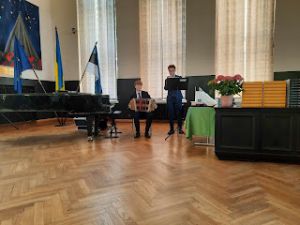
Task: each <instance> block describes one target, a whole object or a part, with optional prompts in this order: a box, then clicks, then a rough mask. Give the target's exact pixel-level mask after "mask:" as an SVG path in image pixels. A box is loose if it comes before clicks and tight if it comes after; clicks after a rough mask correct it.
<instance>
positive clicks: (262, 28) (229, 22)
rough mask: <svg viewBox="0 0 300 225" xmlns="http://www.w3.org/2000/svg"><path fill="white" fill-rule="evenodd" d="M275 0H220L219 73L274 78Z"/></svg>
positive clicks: (217, 61)
mask: <svg viewBox="0 0 300 225" xmlns="http://www.w3.org/2000/svg"><path fill="white" fill-rule="evenodd" d="M275 5H276V0H217V10H216V17H217V20H216V21H217V22H216V74H217V75H218V74H223V75H234V74H241V75H243V76H244V77H245V80H246V81H268V80H273V43H274V42H273V40H274V24H275Z"/></svg>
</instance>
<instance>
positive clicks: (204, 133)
mask: <svg viewBox="0 0 300 225" xmlns="http://www.w3.org/2000/svg"><path fill="white" fill-rule="evenodd" d="M215 114H216V112H215V109H214V108H211V107H190V108H189V110H188V112H187V115H186V120H185V129H186V137H187V138H189V139H191V138H192V137H193V136H199V137H214V136H215Z"/></svg>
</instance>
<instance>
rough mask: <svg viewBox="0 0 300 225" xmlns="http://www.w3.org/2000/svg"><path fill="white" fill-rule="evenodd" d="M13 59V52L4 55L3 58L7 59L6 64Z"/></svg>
mask: <svg viewBox="0 0 300 225" xmlns="http://www.w3.org/2000/svg"><path fill="white" fill-rule="evenodd" d="M13 57H14V53H13V52H9V53H7V54H6V56H5V58H6V59H7V61H8V62H10V61H11V60H12V59H13Z"/></svg>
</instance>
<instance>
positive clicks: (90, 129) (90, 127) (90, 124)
mask: <svg viewBox="0 0 300 225" xmlns="http://www.w3.org/2000/svg"><path fill="white" fill-rule="evenodd" d="M94 121H95V116H93V115H89V116H87V117H86V125H87V132H88V141H93V140H94V135H93V128H94V126H93V124H94Z"/></svg>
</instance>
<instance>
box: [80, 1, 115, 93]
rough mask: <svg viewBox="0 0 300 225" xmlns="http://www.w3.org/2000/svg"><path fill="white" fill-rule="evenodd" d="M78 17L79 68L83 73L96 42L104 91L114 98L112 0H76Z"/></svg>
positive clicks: (113, 11)
mask: <svg viewBox="0 0 300 225" xmlns="http://www.w3.org/2000/svg"><path fill="white" fill-rule="evenodd" d="M77 18H78V32H79V63H80V71H81V73H83V71H84V69H85V67H86V64H87V63H88V60H89V57H90V55H91V53H92V51H93V48H94V45H95V43H96V42H98V53H99V64H100V72H101V85H102V89H103V94H109V95H110V97H111V98H116V97H117V66H116V58H117V55H116V54H117V49H116V48H117V46H116V23H115V0H77ZM80 76H81V75H80Z"/></svg>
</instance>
